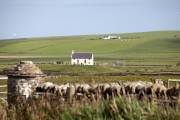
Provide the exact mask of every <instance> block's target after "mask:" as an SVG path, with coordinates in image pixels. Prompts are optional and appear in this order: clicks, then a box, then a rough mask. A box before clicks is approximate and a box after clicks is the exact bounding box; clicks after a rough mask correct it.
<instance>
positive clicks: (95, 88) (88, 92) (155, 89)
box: [35, 81, 179, 101]
mask: <svg viewBox="0 0 180 120" xmlns="http://www.w3.org/2000/svg"><path fill="white" fill-rule="evenodd" d="M69 90H71V93H70V94H71V96H72V97H75V98H76V99H81V98H83V97H86V98H91V97H92V96H96V98H103V99H109V98H111V97H120V96H131V97H137V98H138V99H139V100H143V99H148V100H150V101H151V100H153V99H161V100H172V99H174V100H177V96H178V94H179V84H178V83H176V85H174V86H173V87H171V88H166V87H165V86H164V84H163V81H156V82H155V83H152V82H145V81H135V82H112V83H104V84H92V85H89V84H73V85H70V84H68V83H66V84H64V85H56V84H53V83H51V82H45V83H43V84H42V85H40V86H38V87H36V89H35V92H46V93H57V94H58V95H60V96H62V98H63V99H64V100H66V98H67V96H68V93H69V92H68V91H69Z"/></svg>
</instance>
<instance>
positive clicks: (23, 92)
mask: <svg viewBox="0 0 180 120" xmlns="http://www.w3.org/2000/svg"><path fill="white" fill-rule="evenodd" d="M42 83H44V74H43V72H42V71H41V69H39V68H38V67H36V65H35V64H34V63H33V62H32V61H21V62H20V63H19V64H17V65H16V66H15V67H14V68H13V69H12V70H10V71H9V72H8V83H7V84H8V103H9V105H11V104H13V103H15V101H16V99H17V98H18V96H21V97H24V98H25V99H27V98H28V97H29V96H31V95H32V94H33V92H34V90H35V88H36V87H37V86H39V85H41V84H42Z"/></svg>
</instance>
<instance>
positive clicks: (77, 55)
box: [72, 53, 93, 59]
mask: <svg viewBox="0 0 180 120" xmlns="http://www.w3.org/2000/svg"><path fill="white" fill-rule="evenodd" d="M92 56H93V54H92V53H73V54H72V59H92Z"/></svg>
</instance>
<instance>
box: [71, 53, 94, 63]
mask: <svg viewBox="0 0 180 120" xmlns="http://www.w3.org/2000/svg"><path fill="white" fill-rule="evenodd" d="M71 64H72V65H93V64H94V57H93V53H83V52H81V53H80V52H78V53H75V52H74V51H72V54H71Z"/></svg>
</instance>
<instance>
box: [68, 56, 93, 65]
mask: <svg viewBox="0 0 180 120" xmlns="http://www.w3.org/2000/svg"><path fill="white" fill-rule="evenodd" d="M85 60H86V63H85ZM78 61H79V62H78ZM74 64H76V65H94V57H93V54H92V59H72V58H71V65H74Z"/></svg>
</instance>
